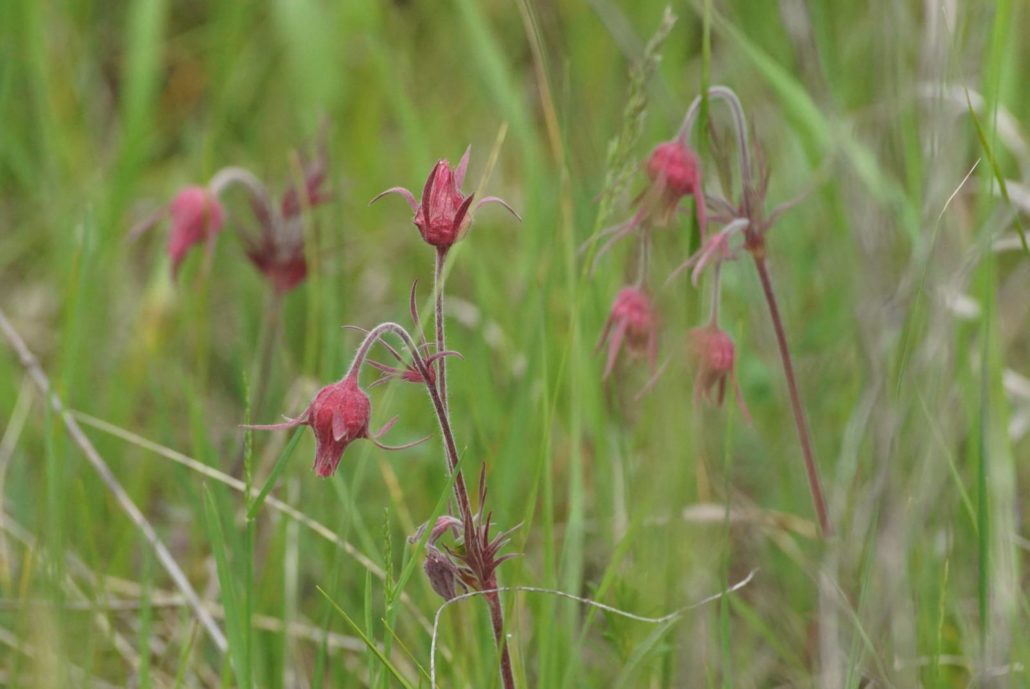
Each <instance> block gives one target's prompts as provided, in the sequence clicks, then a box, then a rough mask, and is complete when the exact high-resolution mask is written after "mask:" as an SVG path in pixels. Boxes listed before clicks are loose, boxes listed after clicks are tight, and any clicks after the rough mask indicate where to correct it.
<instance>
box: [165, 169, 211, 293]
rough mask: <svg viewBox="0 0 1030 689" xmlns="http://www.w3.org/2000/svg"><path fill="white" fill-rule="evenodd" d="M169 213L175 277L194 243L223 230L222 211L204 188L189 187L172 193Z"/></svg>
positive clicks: (171, 252) (169, 242) (170, 241)
mask: <svg viewBox="0 0 1030 689" xmlns="http://www.w3.org/2000/svg"><path fill="white" fill-rule="evenodd" d="M168 212H169V214H170V215H171V216H172V229H171V233H170V235H169V237H168V255H169V256H170V257H171V259H172V275H173V276H174V275H175V274H177V273H178V271H179V265H180V264H181V263H182V260H183V259H184V258H185V257H186V253H187V252H188V251H189V250H190V248H191V247H192V246H193V245H194V244H199V243H201V242H203V241H206V240H208V239H211V238H212V237H214V236H215V235H216V234H218V232H219V231H220V230H221V229H222V225H223V224H224V223H225V211H224V210H223V209H222V206H221V204H219V203H218V201H217V200H216V199H215V198H214V197H213V196H212V195H211V194H210V192H208V190H207V189H205V188H204V187H198V186H189V187H186V188H184V189H182V190H181V191H179V193H178V194H176V195H175V198H174V199H173V200H172V203H171V204H170V205H169V206H168Z"/></svg>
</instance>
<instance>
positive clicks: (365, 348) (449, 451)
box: [344, 322, 472, 524]
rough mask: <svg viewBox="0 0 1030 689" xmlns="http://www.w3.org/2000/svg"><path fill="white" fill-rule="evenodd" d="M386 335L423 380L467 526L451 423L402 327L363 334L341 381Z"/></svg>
mask: <svg viewBox="0 0 1030 689" xmlns="http://www.w3.org/2000/svg"><path fill="white" fill-rule="evenodd" d="M387 333H393V334H394V335H396V336H397V337H399V338H400V339H401V341H402V342H403V343H404V346H405V348H406V349H407V350H408V352H409V353H410V354H411V360H412V363H414V365H415V368H416V369H417V370H418V372H419V375H421V376H422V380H423V381H425V385H426V390H427V391H428V392H429V399H430V401H432V403H433V410H434V411H435V412H436V420H437V422H438V423H439V424H440V433H441V435H443V441H444V451H445V456H446V459H447V466H448V468H449V473H450V474H453V475H454V497H455V498H457V500H458V508H459V509H460V511H461V518H462V519H463V520H465V523H466V524H471V523H472V503H471V501H470V500H469V494H468V488H467V487H466V486H465V477H464V476H463V475H462V473H461V472H460V471H459V470H458V446H457V444H456V443H455V442H454V432H453V431H452V430H451V422H450V419H449V418H448V416H447V408H446V407H445V405H444V403H443V400H442V398H441V397H440V393H439V391H438V390H437V389H436V386H435V385H434V384H433V383H432V382H431V379H430V372H429V366H428V365H427V364H426V360H425V359H424V358H423V357H422V355H421V354H420V353H419V351H418V345H417V344H416V343H415V340H414V339H412V337H411V335H410V334H409V333H408V331H407V330H405V329H404V326H402V325H400V324H398V323H390V322H387V323H380V324H379V325H377V326H376V327H374V328H372V330H370V331H369V332H368V334H367V335H365V339H364V340H363V341H362V343H361V346H360V347H358V352H357V354H355V355H354V360H353V361H352V362H351V365H350V367H349V368H348V369H347V373H346V374H344V378H348V377H350V376H357V374H358V372H359V371H360V370H361V366H362V365H363V364H364V363H365V359H366V358H367V357H368V353H369V351H370V350H371V349H372V346H373V345H375V343H376V342H378V341H379V340H380V339H382V337H383V336H384V335H386V334H387Z"/></svg>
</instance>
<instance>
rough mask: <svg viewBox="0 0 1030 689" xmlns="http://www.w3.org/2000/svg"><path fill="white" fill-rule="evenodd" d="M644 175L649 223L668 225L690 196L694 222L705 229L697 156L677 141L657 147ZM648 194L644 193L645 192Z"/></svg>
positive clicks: (699, 167)
mask: <svg viewBox="0 0 1030 689" xmlns="http://www.w3.org/2000/svg"><path fill="white" fill-rule="evenodd" d="M647 176H648V177H650V178H651V182H652V185H653V186H652V190H651V193H653V194H654V196H655V197H656V198H654V199H653V203H654V204H655V205H654V207H653V208H652V209H651V212H653V213H655V216H654V217H653V218H652V220H653V221H654V222H655V224H657V225H659V226H664V225H667V224H668V222H669V220H670V219H671V218H672V216H673V215H674V214H675V213H676V209H677V207H678V206H679V202H680V199H682V198H683V197H685V196H693V197H694V202H695V205H696V206H697V223H698V226H700V227H701V231H702V233H703V232H704V230H705V202H704V193H703V192H702V191H701V163H700V162H699V161H698V158H697V154H696V153H694V152H693V151H692V150H690V148H689V147H688V146H687V145H686V144H685V143H684V142H683V141H681V140H680V139H678V138H677V139H672V140H671V141H665V142H662V143H660V144H658V145H657V146H656V147H655V149H654V150H653V151H652V152H651V156H650V157H649V158H648V159H647ZM645 193H647V192H645Z"/></svg>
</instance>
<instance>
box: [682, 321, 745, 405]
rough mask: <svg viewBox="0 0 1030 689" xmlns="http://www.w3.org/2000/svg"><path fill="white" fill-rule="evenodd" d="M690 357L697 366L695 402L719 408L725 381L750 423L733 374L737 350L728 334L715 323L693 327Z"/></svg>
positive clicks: (690, 337) (724, 389)
mask: <svg viewBox="0 0 1030 689" xmlns="http://www.w3.org/2000/svg"><path fill="white" fill-rule="evenodd" d="M689 344H690V352H691V357H692V359H693V360H694V364H695V366H696V367H697V372H696V373H695V377H694V399H695V400H701V399H703V400H705V401H706V402H708V403H709V404H714V405H716V406H721V405H722V402H723V399H725V396H726V381H727V380H729V381H730V382H731V383H732V384H733V392H734V395H735V396H736V398H737V405H738V406H739V407H740V412H741V414H743V416H744V420H745V421H746V422H747V423H748V424H750V423H751V414H750V412H748V409H747V405H746V404H745V403H744V396H743V395H742V394H741V391H740V385H739V384H738V383H737V376H736V373H735V372H734V363H735V361H736V350H735V349H734V347H733V340H732V339H730V336H729V334H728V333H727V332H726V331H725V330H723V329H722V328H720V327H719V326H718V325H716V324H715V323H714V322H713V323H709V324H708V325H704V326H701V327H700V328H694V329H693V330H691V331H690V333H689Z"/></svg>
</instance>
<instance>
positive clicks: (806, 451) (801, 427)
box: [751, 246, 833, 538]
mask: <svg viewBox="0 0 1030 689" xmlns="http://www.w3.org/2000/svg"><path fill="white" fill-rule="evenodd" d="M751 257H752V258H753V259H754V260H755V268H756V269H757V270H758V277H759V279H760V280H761V281H762V292H763V293H764V294H765V302H766V304H768V306H769V315H770V317H771V318H772V322H773V330H775V331H776V344H777V345H778V346H779V349H780V361H781V362H782V363H783V375H784V377H786V379H787V391H788V392H789V393H790V408H791V411H792V412H793V414H794V425H795V426H796V427H797V431H798V439H799V440H800V441H801V453H802V455H803V456H804V458H805V474H806V475H807V476H808V489H809V490H810V491H811V493H812V502H813V503H815V512H816V515H817V516H818V518H819V531H820V533H821V534H822V536H823V538H828V537H830V536H832V535H833V526H832V525H831V524H830V517H829V515H828V514H827V512H826V500H825V499H824V498H823V489H822V483H821V481H820V480H819V468H818V467H817V466H816V463H815V456H814V454H813V452H812V440H811V436H810V434H809V431H808V422H807V421H806V420H805V410H804V408H803V407H802V406H801V395H800V394H799V393H798V384H797V380H796V379H795V378H794V364H793V362H792V361H791V358H790V349H789V348H788V347H787V336H786V334H785V333H784V331H783V319H782V318H781V317H780V309H779V307H778V306H777V304H776V294H775V292H773V286H772V281H771V280H770V279H769V269H768V267H767V266H766V263H765V254H764V247H762V246H758V247H757V248H755V249H753V250H751Z"/></svg>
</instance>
